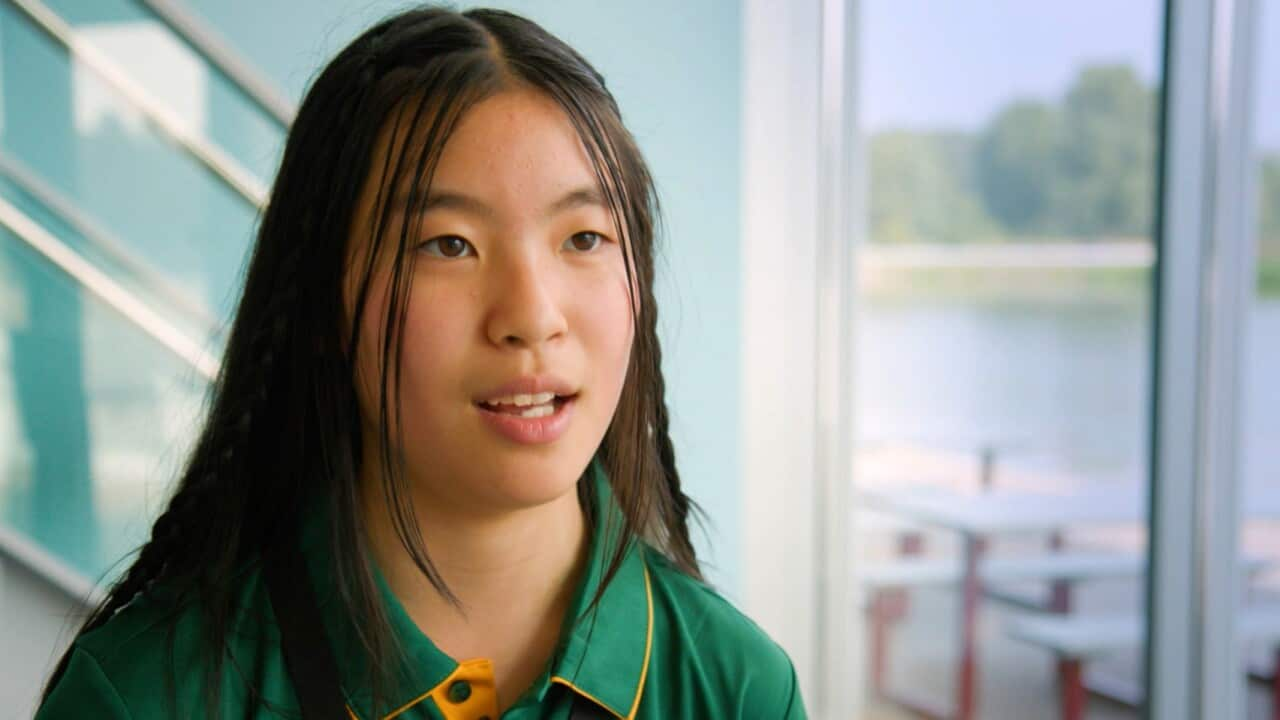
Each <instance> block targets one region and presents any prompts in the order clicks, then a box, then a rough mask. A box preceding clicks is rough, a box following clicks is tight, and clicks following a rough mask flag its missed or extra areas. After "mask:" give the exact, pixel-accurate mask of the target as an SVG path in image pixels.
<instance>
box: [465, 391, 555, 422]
mask: <svg viewBox="0 0 1280 720" xmlns="http://www.w3.org/2000/svg"><path fill="white" fill-rule="evenodd" d="M577 396H578V395H577V393H574V394H572V395H558V394H556V393H552V392H541V393H532V394H527V395H510V396H507V397H501V398H494V399H492V400H480V401H477V402H476V407H478V408H480V409H481V410H485V411H487V412H491V413H499V414H502V415H511V416H514V417H520V418H542V417H548V416H550V415H554V414H556V413H557V412H559V411H560V409H561V408H563V407H564V406H565V405H566V404H568V403H570V402H572V401H573V399H574V398H576V397H577Z"/></svg>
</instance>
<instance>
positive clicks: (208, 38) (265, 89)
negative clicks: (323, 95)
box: [137, 0, 298, 128]
mask: <svg viewBox="0 0 1280 720" xmlns="http://www.w3.org/2000/svg"><path fill="white" fill-rule="evenodd" d="M137 2H138V3H139V4H141V5H143V6H144V7H146V8H147V9H148V10H150V11H151V13H152V14H153V15H155V16H156V17H157V18H159V20H160V21H161V22H163V23H164V24H165V25H166V26H167V27H168V28H169V30H170V31H171V32H173V34H175V35H177V36H178V37H179V38H181V39H182V40H183V41H184V42H185V43H186V44H187V45H188V46H189V47H190V48H191V49H192V50H194V51H195V52H196V53H197V54H199V55H200V56H201V57H202V58H204V60H205V62H207V63H209V64H210V65H212V66H213V67H214V68H216V69H217V70H218V71H219V72H221V73H222V75H223V77H225V78H227V79H228V80H230V81H231V83H232V84H233V85H235V86H236V87H238V88H239V89H240V90H241V91H242V92H243V93H244V94H245V95H246V96H247V97H248V98H249V99H250V100H252V101H253V102H254V103H255V104H256V105H257V106H258V107H259V108H261V109H262V110H263V111H265V112H266V113H267V114H268V115H270V116H271V117H273V118H275V119H276V121H277V122H279V123H280V125H281V126H282V127H285V128H288V127H289V126H290V125H291V124H293V118H294V116H295V115H297V114H298V109H297V107H296V106H295V105H294V104H293V102H291V101H290V100H289V99H288V98H287V97H286V96H285V95H284V93H282V92H280V90H279V89H278V88H277V87H276V86H275V85H273V84H272V83H271V82H270V81H268V80H267V79H266V78H264V77H263V76H262V75H261V74H260V73H259V72H258V71H257V70H256V69H255V68H254V67H253V66H252V65H250V64H249V63H248V62H246V61H245V60H243V59H242V58H241V57H240V55H239V54H237V53H236V51H234V50H232V49H231V47H230V45H228V44H227V43H226V42H225V41H224V40H223V39H222V38H221V37H219V36H218V35H217V33H215V32H214V31H213V30H212V29H210V28H209V27H208V24H207V23H205V22H204V21H202V20H200V19H199V18H198V17H196V15H195V14H194V13H192V12H191V11H189V10H187V9H186V8H185V7H183V5H182V3H180V2H175V1H174V0H137Z"/></svg>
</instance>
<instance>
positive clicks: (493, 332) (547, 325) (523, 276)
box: [485, 253, 568, 348]
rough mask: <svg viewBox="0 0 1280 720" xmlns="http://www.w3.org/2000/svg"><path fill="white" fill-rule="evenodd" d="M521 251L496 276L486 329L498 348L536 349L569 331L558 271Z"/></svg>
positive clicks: (491, 340) (509, 259) (490, 339)
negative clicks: (563, 307)
mask: <svg viewBox="0 0 1280 720" xmlns="http://www.w3.org/2000/svg"><path fill="white" fill-rule="evenodd" d="M531 255H532V254H531V253H520V254H518V255H516V256H512V257H510V258H508V259H507V262H505V263H504V267H503V268H502V269H501V271H500V272H498V273H496V274H495V276H494V281H493V285H492V287H491V291H490V292H491V297H492V302H491V304H490V311H489V315H488V319H487V321H486V328H485V332H486V334H487V335H488V337H489V341H490V342H492V343H493V344H494V345H495V346H498V347H512V348H534V347H537V346H539V345H542V344H544V343H547V342H550V341H552V340H555V339H556V338H558V337H560V336H562V335H563V334H564V333H565V332H566V331H567V330H568V322H567V320H566V318H565V315H564V312H563V309H562V308H561V306H560V301H561V295H562V293H560V292H559V285H560V283H559V282H558V280H557V278H556V277H555V272H554V270H553V269H552V268H549V267H546V266H543V265H541V264H540V263H539V262H537V259H536V258H534V257H532V256H531Z"/></svg>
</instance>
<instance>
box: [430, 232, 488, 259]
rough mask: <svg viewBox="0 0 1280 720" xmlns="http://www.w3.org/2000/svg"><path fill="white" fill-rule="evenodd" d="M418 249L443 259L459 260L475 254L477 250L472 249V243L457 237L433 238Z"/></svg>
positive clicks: (443, 236) (442, 236)
mask: <svg viewBox="0 0 1280 720" xmlns="http://www.w3.org/2000/svg"><path fill="white" fill-rule="evenodd" d="M418 248H419V249H420V250H425V251H426V253H427V254H428V255H435V256H436V257H443V258H458V257H465V256H466V255H474V254H475V248H473V247H471V243H469V242H467V241H466V240H463V239H462V238H460V237H458V236H457V235H441V236H440V237H435V238H431V239H430V240H428V241H426V242H424V243H422V244H421V245H419V246H418Z"/></svg>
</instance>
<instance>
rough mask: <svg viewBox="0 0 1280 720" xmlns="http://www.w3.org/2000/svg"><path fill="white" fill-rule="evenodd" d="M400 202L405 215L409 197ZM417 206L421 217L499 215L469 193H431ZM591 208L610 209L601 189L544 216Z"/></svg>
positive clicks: (576, 194) (564, 199) (572, 194)
mask: <svg viewBox="0 0 1280 720" xmlns="http://www.w3.org/2000/svg"><path fill="white" fill-rule="evenodd" d="M396 199H397V202H398V207H399V208H400V210H399V211H400V212H404V210H405V209H406V208H408V207H409V206H410V205H409V202H410V199H409V195H408V193H400V194H399V195H398V196H397V198H396ZM413 204H414V205H417V207H418V212H419V213H427V212H429V211H431V210H457V211H459V212H464V213H467V214H470V215H477V216H480V217H485V218H489V217H493V216H494V215H495V212H494V209H493V208H492V207H491V206H489V205H488V204H487V203H485V202H484V201H483V200H481V199H479V198H477V197H474V196H472V195H467V194H466V193H460V192H454V191H451V190H431V191H430V192H428V193H427V198H426V202H418V199H417V198H415V199H414V201H413ZM591 206H596V207H600V208H603V209H606V210H607V209H608V207H609V205H608V203H607V202H605V199H604V195H602V194H601V193H600V190H599V189H598V188H595V187H590V186H587V185H583V186H581V187H577V188H574V189H573V190H570V191H569V192H567V193H565V194H564V195H562V196H561V197H560V198H559V199H558V200H556V201H555V202H553V203H551V204H550V205H548V206H547V209H546V210H545V212H544V214H545V215H546V216H547V217H550V216H552V215H558V214H560V213H562V212H566V211H568V210H575V209H577V208H580V207H591Z"/></svg>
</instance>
